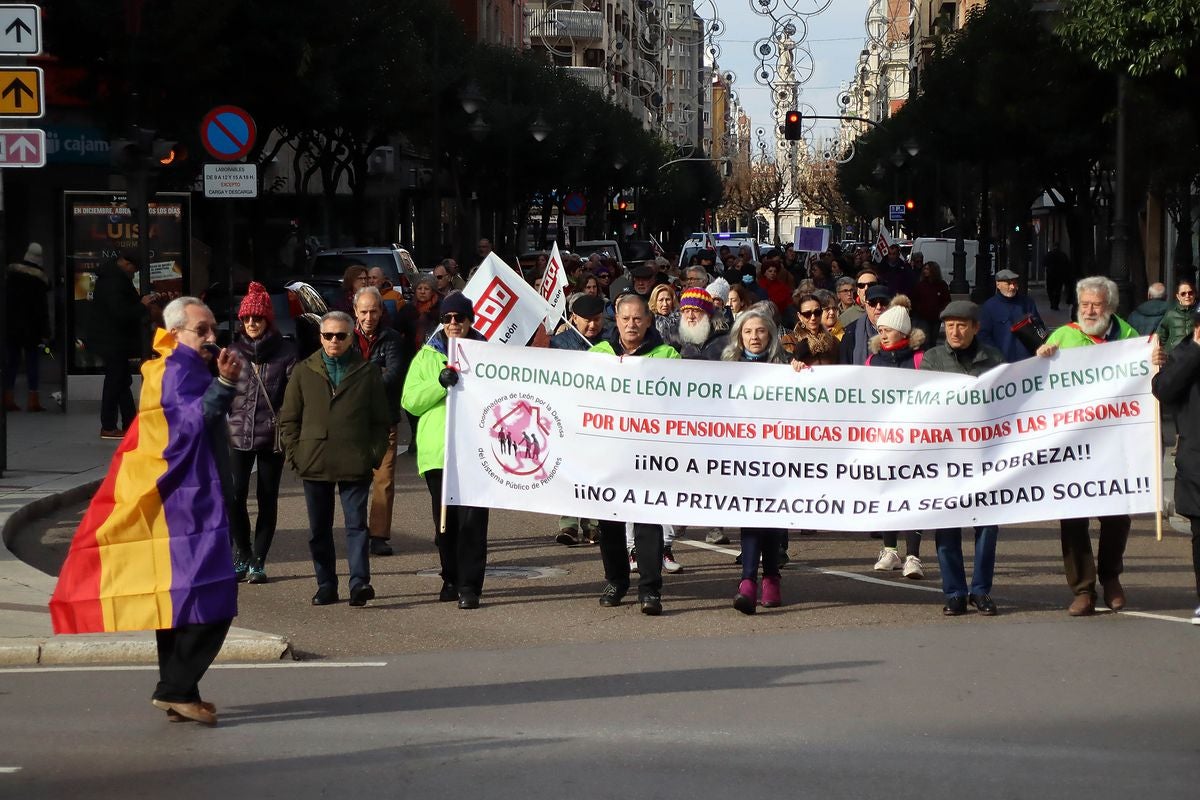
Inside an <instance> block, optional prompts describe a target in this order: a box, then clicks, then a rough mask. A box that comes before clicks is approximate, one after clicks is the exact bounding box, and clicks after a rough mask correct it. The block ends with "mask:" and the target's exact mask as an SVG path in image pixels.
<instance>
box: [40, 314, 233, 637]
mask: <svg viewBox="0 0 1200 800" xmlns="http://www.w3.org/2000/svg"><path fill="white" fill-rule="evenodd" d="M154 349H155V351H156V352H157V353H158V355H159V357H158V358H156V359H152V360H149V361H147V362H146V363H145V364H144V365H143V367H142V395H141V402H140V404H139V409H138V415H137V417H136V418H135V419H134V421H133V424H132V425H130V426H129V430H128V431H127V432H126V434H125V438H124V440H123V441H122V442H121V445H120V447H118V448H117V452H116V455H114V456H113V460H112V464H111V465H110V466H109V469H108V475H107V476H105V478H104V481H103V483H102V484H101V485H100V490H99V491H98V492H97V493H96V495H95V497H93V498H92V502H91V504H90V505H89V506H88V510H87V513H86V514H85V515H84V517H83V522H81V523H80V525H79V528H78V530H76V532H75V538H74V540H73V541H72V542H71V549H70V552H68V554H67V560H66V562H65V563H64V564H63V568H62V572H61V573H60V574H59V578H58V585H57V586H56V587H55V589H54V594H53V596H52V597H51V598H50V617H51V620H52V622H53V625H54V632H55V633H103V632H106V631H131V630H153V629H159V628H174V627H178V626H179V625H184V624H191V623H201V622H216V621H219V620H224V619H230V618H232V617H234V616H236V615H237V582H236V578H235V577H234V572H233V559H232V553H231V550H230V543H229V520H228V517H227V516H226V512H225V504H224V500H223V498H222V493H221V488H220V487H221V478H220V475H219V474H218V471H217V462H216V459H215V457H214V455H213V452H212V447H211V445H210V444H209V439H208V435H207V431H206V428H205V424H204V410H203V397H204V394H205V392H206V391H207V390H208V388H209V386H210V385H211V383H212V374H211V373H210V372H209V369H208V365H207V363H206V362H205V361H204V359H203V358H202V357H201V355H200V354H199V353H197V352H196V351H195V350H193V349H191V348H190V347H181V346H177V344H176V342H175V337H174V336H173V335H172V334H170V333H168V332H167V331H165V330H161V329H160V330H159V331H158V332H157V334H156V336H155V339H154Z"/></svg>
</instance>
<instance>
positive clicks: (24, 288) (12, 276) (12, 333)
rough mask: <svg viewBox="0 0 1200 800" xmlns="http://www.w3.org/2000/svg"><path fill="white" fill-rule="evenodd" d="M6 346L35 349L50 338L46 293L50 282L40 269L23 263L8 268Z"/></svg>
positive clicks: (10, 265)
mask: <svg viewBox="0 0 1200 800" xmlns="http://www.w3.org/2000/svg"><path fill="white" fill-rule="evenodd" d="M5 291H6V292H8V302H7V304H6V306H7V313H8V317H7V325H6V328H7V330H8V343H9V344H10V345H20V346H22V347H36V346H37V345H38V343H39V342H41V341H43V340H47V339H49V338H50V309H49V306H48V305H46V292H48V291H50V280H49V279H48V278H47V277H46V273H44V272H42V270H41V268H40V267H36V266H34V265H32V264H26V263H24V262H22V263H20V264H9V265H8V285H7V287H5Z"/></svg>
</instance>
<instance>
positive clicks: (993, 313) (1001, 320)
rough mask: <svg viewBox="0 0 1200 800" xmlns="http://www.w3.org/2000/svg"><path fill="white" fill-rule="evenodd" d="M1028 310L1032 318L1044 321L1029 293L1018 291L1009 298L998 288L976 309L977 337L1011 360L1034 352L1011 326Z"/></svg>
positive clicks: (1040, 321)
mask: <svg viewBox="0 0 1200 800" xmlns="http://www.w3.org/2000/svg"><path fill="white" fill-rule="evenodd" d="M1027 314H1031V315H1033V319H1034V321H1035V322H1037V323H1039V324H1042V325H1044V324H1045V323H1043V322H1042V317H1041V315H1040V314H1038V310H1037V303H1035V302H1034V301H1033V298H1032V297H1030V296H1029V295H1024V294H1018V295H1017V296H1016V297H1012V298H1008V297H1005V296H1004V295H1002V294H1000V293H999V292H997V293H996V294H995V295H993V296H992V297H991V298H990V299H989V300H988V301H987V302H985V303H984V304H983V307H982V308H980V309H979V340H980V341H981V342H983V343H984V344H987V345H991V346H992V347H994V348H996V349H997V350H999V351H1000V352H1001V353H1003V354H1004V360H1005V361H1007V362H1008V363H1010V364H1011V363H1013V362H1014V361H1022V360H1024V359H1026V358H1029V357H1030V356H1032V355H1033V353H1031V352H1029V349H1028V348H1027V347H1025V345H1023V344H1021V341H1020V340H1019V339H1017V337H1016V336H1014V335H1013V332H1012V326H1013V325H1016V324H1017V323H1018V322H1020V321H1021V320H1022V319H1024V318H1025V316H1026V315H1027Z"/></svg>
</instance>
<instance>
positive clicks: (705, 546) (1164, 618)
mask: <svg viewBox="0 0 1200 800" xmlns="http://www.w3.org/2000/svg"><path fill="white" fill-rule="evenodd" d="M675 543H676V544H686V545H691V546H692V547H696V548H699V549H701V550H713V551H715V552H717V553H728V554H729V555H731V556H734V557H735V558H736V557H737V556H738V555H739V554H740V553H741V551H740V550H734V549H732V548H730V547H722V546H720V545H716V544H709V543H708V542H693V541H691V540H690V539H676V540H675ZM792 563H795V562H792ZM800 569H801V570H804V571H805V572H819V573H821V574H822V575H832V576H834V577H836V578H849V579H850V580H853V581H862V582H863V583H877V584H880V585H881V586H892V587H895V588H897V589H915V590H916V591H918V592H934V593H936V594H941V593H942V590H941V589H938V588H937V587H934V586H921V585H919V584H917V583H912V582H905V583H901V582H900V581H889V580H884V579H882V578H875V577H872V576H870V575H859V574H857V573H854V572H842V571H841V570H836V569H822V568H820V567H805V566H800ZM1096 613H1097V614H1112V613H1119V614H1120V615H1121V616H1123V617H1143V618H1145V619H1155V620H1159V621H1160V622H1185V623H1191V621H1192V620H1191V618H1188V617H1171V616H1168V615H1166V614H1152V613H1150V612H1149V611H1120V612H1113V611H1111V610H1109V609H1107V608H1097V609H1096Z"/></svg>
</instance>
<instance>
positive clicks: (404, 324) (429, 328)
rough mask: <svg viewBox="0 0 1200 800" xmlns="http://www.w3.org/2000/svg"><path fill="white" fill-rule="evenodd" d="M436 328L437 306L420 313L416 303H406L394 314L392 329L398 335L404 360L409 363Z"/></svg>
mask: <svg viewBox="0 0 1200 800" xmlns="http://www.w3.org/2000/svg"><path fill="white" fill-rule="evenodd" d="M437 326H438V304H437V303H436V302H435V303H434V304H433V306H432V308H429V309H428V310H426V311H424V312H422V311H421V309H420V308H419V307H418V304H417V303H416V301H414V302H411V303H406V304H405V305H404V307H403V308H401V309H400V310H399V311H398V312H396V316H395V317H394V318H393V319H392V327H394V328H395V329H396V331H397V332H398V333H399V334H400V341H401V345H402V347H403V352H404V360H405V361H406V362H408V361H411V360H412V358H413V356H414V355H416V354H417V351H418V350H420V349H421V348H422V347H423V346H424V345H425V342H426V340H427V339H429V337H430V335H431V334H432V333H433V332H434V331H435V330H436V329H437Z"/></svg>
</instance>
